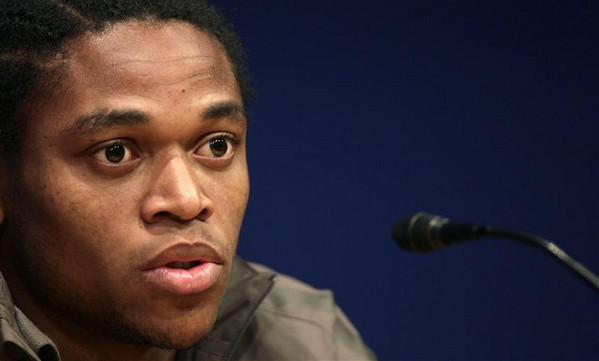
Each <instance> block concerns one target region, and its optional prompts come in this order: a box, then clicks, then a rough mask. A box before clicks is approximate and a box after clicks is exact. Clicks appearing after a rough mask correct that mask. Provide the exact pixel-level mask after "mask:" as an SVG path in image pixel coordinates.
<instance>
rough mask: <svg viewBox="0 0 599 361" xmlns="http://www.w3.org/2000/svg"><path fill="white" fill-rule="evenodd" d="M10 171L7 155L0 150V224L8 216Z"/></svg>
mask: <svg viewBox="0 0 599 361" xmlns="http://www.w3.org/2000/svg"><path fill="white" fill-rule="evenodd" d="M8 172H9V168H8V167H7V165H6V161H5V155H4V153H3V152H0V225H2V224H3V223H4V218H5V217H6V207H7V196H8Z"/></svg>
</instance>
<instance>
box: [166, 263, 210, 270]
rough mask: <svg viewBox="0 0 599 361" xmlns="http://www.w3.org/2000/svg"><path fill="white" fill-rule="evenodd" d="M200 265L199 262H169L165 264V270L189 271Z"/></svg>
mask: <svg viewBox="0 0 599 361" xmlns="http://www.w3.org/2000/svg"><path fill="white" fill-rule="evenodd" d="M200 264H202V262H200V261H189V262H170V263H167V264H166V267H167V268H172V269H183V270H189V269H192V268H194V267H197V266H199V265H200Z"/></svg>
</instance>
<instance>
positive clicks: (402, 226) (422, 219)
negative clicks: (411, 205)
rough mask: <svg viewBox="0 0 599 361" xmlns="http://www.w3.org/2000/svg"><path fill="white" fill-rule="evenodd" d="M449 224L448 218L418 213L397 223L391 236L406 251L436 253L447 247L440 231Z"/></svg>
mask: <svg viewBox="0 0 599 361" xmlns="http://www.w3.org/2000/svg"><path fill="white" fill-rule="evenodd" d="M448 222H449V220H448V219H447V218H443V217H440V216H435V215H433V214H428V213H425V212H418V213H416V214H414V215H412V216H410V217H407V218H403V219H400V220H399V221H397V222H395V224H394V225H393V228H392V229H391V236H392V237H393V239H394V240H395V242H396V243H397V244H398V245H399V247H401V248H402V249H404V250H406V251H415V252H420V253H426V252H430V251H435V250H438V249H441V248H444V247H446V246H447V244H446V243H445V242H443V241H442V240H441V238H440V237H439V231H440V229H441V227H443V225H445V224H447V223H448Z"/></svg>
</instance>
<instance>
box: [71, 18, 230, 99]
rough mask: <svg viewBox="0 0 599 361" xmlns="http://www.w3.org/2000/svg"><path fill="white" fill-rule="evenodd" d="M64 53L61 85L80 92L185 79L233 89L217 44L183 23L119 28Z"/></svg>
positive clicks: (90, 37) (137, 88)
mask: <svg viewBox="0 0 599 361" xmlns="http://www.w3.org/2000/svg"><path fill="white" fill-rule="evenodd" d="M68 50H69V60H68V62H67V67H66V69H65V74H64V75H65V77H64V78H63V81H64V85H66V86H67V87H69V85H70V86H76V87H77V88H79V91H81V90H82V89H94V90H97V91H102V90H106V89H110V91H111V92H114V91H115V90H123V89H128V91H143V90H144V89H145V88H149V87H153V86H154V87H155V86H164V87H167V86H169V85H173V84H176V83H179V82H180V83H182V82H185V81H188V80H192V81H196V82H202V83H206V82H209V83H212V85H221V86H223V87H226V86H228V87H231V86H233V87H235V88H238V86H237V82H236V80H235V76H234V74H233V71H232V68H231V66H230V63H229V61H228V59H227V57H226V55H225V52H224V50H223V48H222V46H221V45H220V43H219V42H218V40H216V39H215V38H213V37H212V36H210V35H208V34H206V33H204V32H202V31H199V30H198V29H197V28H195V27H194V26H192V25H190V24H187V23H183V22H168V23H164V22H162V23H161V22H159V23H141V22H137V21H136V22H127V23H120V24H117V25H115V26H113V27H111V28H110V29H109V30H106V31H104V32H102V33H100V34H91V35H87V36H86V37H84V38H82V39H78V40H76V41H74V42H73V43H72V44H71V45H70V46H69V49H68Z"/></svg>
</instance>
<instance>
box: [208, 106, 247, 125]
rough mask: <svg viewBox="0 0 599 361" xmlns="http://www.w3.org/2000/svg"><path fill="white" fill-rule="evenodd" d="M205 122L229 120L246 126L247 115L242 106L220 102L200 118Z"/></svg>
mask: <svg viewBox="0 0 599 361" xmlns="http://www.w3.org/2000/svg"><path fill="white" fill-rule="evenodd" d="M202 118H203V119H205V120H216V119H220V118H229V119H231V120H232V121H233V122H235V123H246V124H247V119H248V117H247V113H246V112H245V109H244V108H243V106H241V105H239V104H237V103H235V102H222V103H216V104H214V105H211V106H210V107H209V108H208V109H206V111H204V114H203V116H202Z"/></svg>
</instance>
